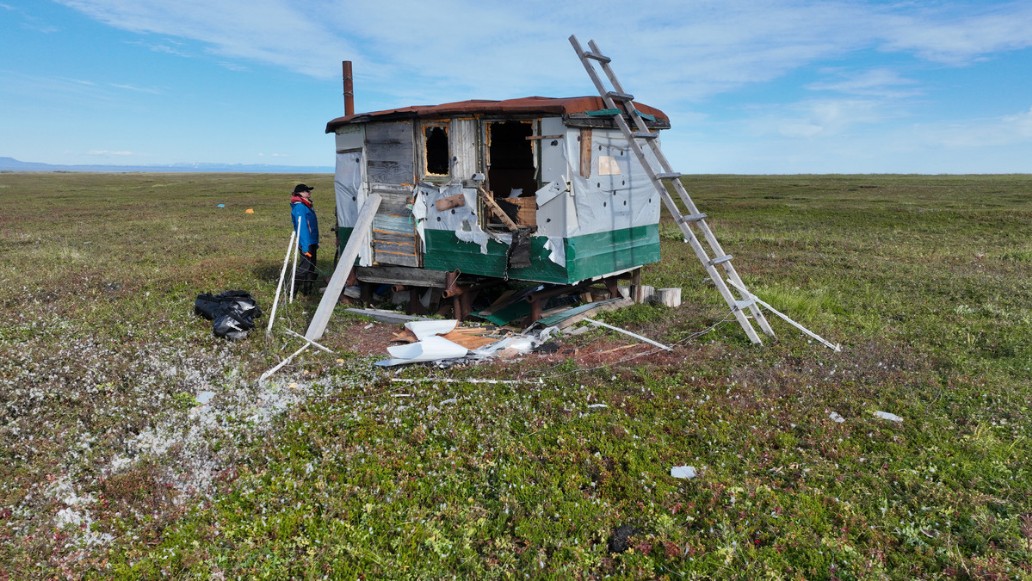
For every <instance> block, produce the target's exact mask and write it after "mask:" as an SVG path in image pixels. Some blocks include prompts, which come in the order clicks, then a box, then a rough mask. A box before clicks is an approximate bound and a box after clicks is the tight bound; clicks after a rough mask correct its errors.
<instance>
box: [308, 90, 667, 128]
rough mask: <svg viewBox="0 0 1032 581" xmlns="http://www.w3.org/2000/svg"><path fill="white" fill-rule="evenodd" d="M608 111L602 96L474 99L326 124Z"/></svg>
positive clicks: (659, 116) (655, 112)
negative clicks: (459, 116)
mask: <svg viewBox="0 0 1032 581" xmlns="http://www.w3.org/2000/svg"><path fill="white" fill-rule="evenodd" d="M634 105H635V107H636V108H637V110H638V111H641V112H642V113H647V114H649V115H652V116H654V117H656V125H657V126H658V127H660V128H665V127H669V126H670V118H669V117H667V116H666V114H665V113H663V112H662V111H660V110H659V109H656V108H655V107H649V106H648V105H645V104H643V103H638V102H635V103H634ZM605 108H606V104H605V102H604V101H602V98H601V97H523V98H520V99H507V100H504V101H487V100H482V99H473V100H469V101H458V102H455V103H443V104H441V105H415V106H411V107H402V108H399V109H385V110H383V111H373V112H370V113H356V114H354V115H351V116H344V117H337V118H336V119H333V120H332V121H330V122H329V123H327V124H326V133H333V132H334V131H336V130H337V128H339V127H343V126H344V125H351V124H360V123H369V122H371V121H389V120H394V119H413V118H439V117H451V116H455V115H477V114H480V115H485V114H486V115H492V114H497V115H505V114H548V115H563V116H566V117H569V116H573V115H577V114H584V113H587V112H588V111H597V110H599V109H605Z"/></svg>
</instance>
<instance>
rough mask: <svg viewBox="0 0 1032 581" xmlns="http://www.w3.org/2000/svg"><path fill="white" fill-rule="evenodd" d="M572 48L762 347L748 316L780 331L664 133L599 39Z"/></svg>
mask: <svg viewBox="0 0 1032 581" xmlns="http://www.w3.org/2000/svg"><path fill="white" fill-rule="evenodd" d="M570 44H572V45H573V48H574V50H575V51H577V57H578V58H580V60H581V63H582V64H583V65H584V69H585V70H586V71H587V72H588V76H589V77H591V80H592V82H593V83H595V88H596V89H598V93H599V95H601V97H602V100H603V102H605V104H606V109H607V110H609V111H613V120H614V121H615V122H616V124H617V126H619V127H620V130H621V131H623V134H624V137H626V138H627V143H628V144H629V145H630V148H631V150H632V151H634V154H635V155H636V156H638V161H639V162H641V165H642V167H643V168H645V173H647V174H648V176H649V178H650V179H651V180H652V184H653V185H654V186H655V187H656V191H657V192H659V195H660V197H661V198H662V200H663V204H664V205H665V206H666V209H667V211H669V212H670V215H671V216H673V218H674V220H675V221H676V222H677V225H678V227H680V228H681V232H682V233H683V234H684V239H685V242H688V243H689V244H691V246H692V250H694V251H695V256H697V257H698V259H699V262H701V263H702V266H703V268H705V269H706V273H707V274H709V277H710V279H712V280H713V284H714V285H715V286H716V287H717V290H718V291H720V296H722V297H724V300H725V301H726V302H727V305H728V307H730V309H731V312H732V313H734V315H735V318H736V319H737V320H738V323H739V324H740V325H741V326H742V329H744V330H745V333H746V335H748V336H749V340H750V341H752V342H753V343H756V344H760V343H762V341H761V340H760V337H759V335H758V334H757V333H756V330H755V329H754V328H753V325H752V322H750V320H749V317H748V316H746V314H745V310H746V309H748V311H749V314H751V315H752V319H753V321H755V322H756V324H758V325H759V327H760V329H761V330H762V331H763V332H764V333H765V334H767V335H768V336H770V337H773V336H774V331H773V330H772V329H771V328H770V324H769V323H768V322H767V319H766V317H764V316H763V313H762V312H761V311H760V308H759V306H757V304H756V300H755V297H754V296H753V295H752V293H750V292H749V291H748V290H747V289H746V287H745V283H743V282H742V279H741V278H740V277H739V276H738V272H736V271H735V267H734V266H733V265H732V264H731V255H730V254H727V253H726V252H724V249H723V248H721V247H720V242H718V241H717V238H716V236H714V235H713V231H712V230H710V227H709V225H708V224H707V223H706V214H703V213H702V212H700V211H699V209H698V208H697V207H696V206H695V202H693V201H692V198H691V196H689V195H688V191H687V190H685V188H684V184H683V183H681V174H679V173H677V172H675V171H673V170H671V169H670V164H669V162H667V160H666V156H664V155H663V152H662V151H661V150H660V148H659V142H658V140H657V139H656V138H657V137H658V136H659V132H658V131H656V132H654V131H651V130H650V129H649V127H648V125H647V124H646V123H645V118H646V117H649V116H648V115H647V114H645V113H642V112H639V111H638V110H637V109H636V108H635V106H634V96H633V95H630V94H628V93H626V92H624V90H623V87H621V86H620V82H619V81H618V80H617V79H616V75H615V74H613V70H612V69H611V68H610V67H609V63H610V62H611V61H612V59H610V58H609V57H607V56H604V55H603V54H602V52H601V51H600V50H599V49H598V46H597V45H596V44H595V41H593V40H591V41H588V48H589V49H590V50H589V51H585V50H584V49H582V48H581V45H580V43H579V42H578V41H577V37H576V36H572V35H571V36H570ZM596 63H597V64H598V66H599V67H600V68H601V69H602V72H604V73H605V75H606V78H608V79H609V82H610V84H611V86H612V89H609V88H607V87H606V85H605V84H603V82H602V79H601V78H599V75H598V73H597V71H596V70H595V64H596ZM625 115H626V119H625ZM627 119H631V120H632V121H633V122H634V125H635V126H634V128H631V126H630V125H629V124H628V123H627ZM639 140H641V141H643V142H644V143H645V144H647V146H648V147H649V148H650V150H651V153H652V158H649V157H648V156H646V155H645V151H644V150H643V149H642V147H641V145H639ZM667 184H670V185H671V186H672V187H673V189H674V191H676V192H677V195H678V197H680V199H681V202H682V203H683V204H684V206H685V208H687V210H688V213H687V214H682V213H681V210H680V208H678V206H677V203H676V202H675V201H674V199H673V197H671V195H670V193H669V191H668V190H667ZM696 231H698V232H699V233H700V234H701V235H702V239H703V240H705V241H706V245H705V246H704V245H703V244H702V242H700V241H699V236H697V235H696ZM718 268H719V269H722V270H723V271H724V274H725V275H726V276H727V278H728V280H729V281H730V282H731V283H732V286H733V287H734V288H735V290H736V291H738V292H739V293H740V295H741V297H738V296H735V294H734V293H732V291H731V288H729V286H728V285H727V284H726V283H725V282H724V277H722V276H721V274H720V270H718Z"/></svg>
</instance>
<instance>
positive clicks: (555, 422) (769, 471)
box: [0, 174, 1032, 578]
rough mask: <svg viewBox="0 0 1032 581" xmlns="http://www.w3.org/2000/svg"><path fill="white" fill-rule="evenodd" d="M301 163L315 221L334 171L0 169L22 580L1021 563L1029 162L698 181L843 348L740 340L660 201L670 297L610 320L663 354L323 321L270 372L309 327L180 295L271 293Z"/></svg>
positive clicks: (864, 571) (719, 212) (845, 570)
mask: <svg viewBox="0 0 1032 581" xmlns="http://www.w3.org/2000/svg"><path fill="white" fill-rule="evenodd" d="M297 181H304V182H306V183H315V184H316V186H317V187H316V208H317V210H319V212H320V217H322V218H323V220H324V222H326V223H329V222H331V220H332V218H331V216H332V202H331V200H330V199H329V196H328V195H326V193H327V192H328V191H329V190H330V188H331V178H330V177H329V176H254V175H248V176H234V175H155V174H139V175H86V174H43V175H40V174H0V200H2V205H3V212H0V223H2V226H3V228H2V231H0V232H2V234H0V250H2V252H3V261H2V264H0V280H2V286H0V305H2V314H3V317H2V320H0V356H2V359H0V361H2V362H0V397H2V401H3V405H4V407H3V423H2V427H0V437H2V439H3V447H2V452H0V454H2V455H3V456H2V459H3V462H2V463H0V514H2V515H3V520H2V521H0V538H2V541H3V544H2V545H0V561H2V562H3V563H4V564H5V565H6V567H4V569H5V570H7V571H12V572H13V571H19V572H20V573H18V574H17V575H15V574H14V573H10V574H11V575H12V576H24V577H29V578H50V577H54V576H61V575H66V576H86V577H91V576H95V577H110V576H116V577H130V578H141V577H142V578H151V577H168V576H173V577H200V578H218V577H226V576H229V577H259V578H285V577H322V576H327V577H330V578H357V577H391V578H425V577H451V576H457V577H466V578H494V577H514V576H517V575H518V576H528V577H535V578H569V577H574V578H576V577H603V576H617V577H624V578H655V577H660V578H662V577H667V578H681V577H694V578H700V577H701V578H709V577H734V578H753V577H774V578H782V577H792V578H870V577H874V578H879V577H881V578H942V577H989V578H1020V577H1028V576H1032V568H1030V565H1029V563H1030V562H1032V503H1030V501H1029V500H1028V498H1029V497H1030V496H1032V490H1030V489H1032V474H1030V462H1029V454H1030V451H1032V450H1030V448H1032V446H1030V443H1029V438H1030V437H1032V429H1030V428H1032V418H1030V416H1029V405H1030V401H1032V325H1030V323H1032V308H1030V306H1029V304H1030V299H1032V282H1030V281H1032V276H1030V275H1032V242H1030V240H1032V178H1030V177H1029V176H1021V175H1015V176H893V175H886V176H878V175H871V176H777V177H773V176H749V177H745V176H693V177H691V178H686V185H687V186H688V189H689V191H691V192H692V193H693V196H694V199H695V201H696V203H697V204H698V205H699V206H700V208H701V209H702V210H703V211H705V212H706V213H707V214H709V215H710V217H711V221H710V223H711V225H712V226H713V228H714V230H715V232H716V234H717V237H718V238H719V239H720V240H721V242H722V244H723V245H724V247H725V250H726V251H727V252H728V253H731V254H733V255H734V256H735V264H736V265H737V267H738V270H739V272H740V274H741V275H742V277H743V278H744V279H745V280H746V282H747V283H748V284H749V285H750V287H751V289H752V290H753V291H754V292H755V293H756V294H758V295H759V296H760V297H761V298H763V299H764V300H765V301H767V302H769V303H771V304H772V305H773V306H775V307H777V308H778V309H779V310H781V311H783V312H785V313H786V314H788V315H790V316H792V317H793V318H795V319H797V320H798V321H800V322H801V323H803V324H805V325H806V326H807V327H809V328H810V329H811V330H813V331H815V332H817V333H819V334H821V335H823V336H824V337H825V338H827V339H829V340H831V341H833V342H836V343H841V345H842V352H840V353H835V352H832V351H830V350H828V349H826V348H825V347H823V346H822V345H819V344H817V343H816V342H813V341H811V340H809V339H808V338H806V337H805V336H803V335H801V334H800V333H798V332H797V331H795V330H794V329H793V328H791V327H789V326H788V325H787V324H784V323H782V322H781V321H780V320H778V319H776V318H774V317H772V316H771V317H770V319H771V324H772V325H773V326H774V328H775V330H776V331H777V333H778V338H777V339H776V340H772V341H771V340H768V341H767V342H766V344H765V345H764V346H761V347H756V346H753V345H751V344H749V342H748V340H747V339H746V338H745V336H744V334H743V333H742V331H741V329H740V328H739V327H738V326H737V324H736V323H735V321H734V319H729V318H728V317H727V313H726V307H724V306H723V305H722V304H721V300H720V298H719V296H717V294H716V292H715V290H714V289H713V288H712V286H711V285H710V284H708V283H707V282H706V280H705V274H704V272H703V271H702V269H701V267H700V266H699V265H698V263H697V261H696V259H695V257H694V255H693V254H692V252H691V250H690V248H689V247H688V246H687V245H685V244H683V243H682V242H681V238H680V231H679V230H678V229H677V228H676V227H674V226H673V225H672V224H671V223H664V225H663V226H662V244H663V260H662V262H661V263H660V264H658V265H655V266H654V267H651V268H650V269H648V270H647V271H646V274H645V283H646V284H651V285H654V286H657V287H680V288H681V289H682V293H683V298H684V301H685V305H684V306H682V307H681V308H679V309H666V308H663V307H658V306H650V305H638V306H635V307H631V308H628V309H624V310H621V311H617V312H612V313H607V314H606V320H607V321H608V322H610V323H611V324H615V325H619V326H622V327H625V328H627V329H630V330H632V331H635V332H637V333H640V334H643V335H645V336H648V337H650V338H652V339H655V340H658V341H662V342H666V343H668V344H674V345H676V347H675V349H674V351H673V352H671V353H660V352H656V351H655V350H652V349H650V348H648V347H647V346H634V345H631V346H630V347H626V348H625V347H624V346H625V345H627V344H630V343H631V340H630V339H627V340H626V341H625V340H624V339H625V338H613V336H612V335H610V334H607V333H603V332H601V331H598V330H596V331H592V332H590V333H588V334H586V335H582V336H579V337H575V338H566V339H562V340H561V343H562V346H561V349H560V352H559V354H558V355H554V356H551V358H546V357H545V356H538V355H535V356H530V357H527V358H524V359H523V360H521V361H520V362H518V363H511V362H510V363H499V364H493V365H482V366H475V367H465V368H452V369H447V370H441V369H435V368H431V367H413V368H406V369H402V370H400V371H390V372H387V371H383V370H379V369H377V368H375V367H374V366H373V365H372V361H374V360H375V357H374V358H369V357H365V356H363V355H361V354H359V353H357V352H354V351H351V350H349V337H348V335H347V330H348V329H349V328H351V327H350V326H352V325H354V324H355V323H354V321H351V320H348V319H347V318H346V317H343V316H337V317H335V318H334V319H333V320H332V321H331V325H330V328H329V330H328V331H327V336H326V339H325V342H326V344H327V345H329V346H330V347H331V348H333V349H334V350H336V351H337V354H336V355H329V354H325V353H322V352H316V351H314V350H309V351H308V352H306V354H305V356H304V357H303V358H301V359H299V360H298V361H297V363H296V364H294V365H291V366H289V367H287V368H286V369H284V371H283V372H281V374H280V375H277V376H276V378H275V379H274V380H272V381H270V382H266V383H264V384H261V385H259V384H257V383H256V381H255V380H256V379H257V377H258V375H259V374H260V373H261V372H262V371H264V370H265V369H267V368H268V367H270V366H271V365H273V364H275V363H276V362H277V361H279V360H280V359H281V358H282V357H283V356H285V355H286V354H288V353H290V352H293V351H294V350H295V349H296V348H297V347H299V345H298V343H297V340H296V339H293V340H292V339H291V338H290V336H289V335H286V334H284V333H282V332H277V333H275V334H274V335H273V336H272V337H271V338H266V337H265V336H264V334H263V333H261V332H255V333H253V334H252V335H251V336H250V337H248V338H247V339H245V340H244V341H241V342H237V343H226V342H224V341H221V340H217V339H215V338H213V337H211V332H210V324H208V323H207V322H205V321H202V320H200V319H197V318H195V317H194V316H193V314H192V302H193V298H194V296H196V294H197V293H199V292H203V291H218V290H223V289H229V288H241V289H245V290H249V291H251V292H252V293H253V294H254V295H255V296H256V297H257V298H258V299H259V302H260V303H261V304H262V306H263V308H265V309H266V310H268V308H269V307H271V298H272V296H273V294H274V292H275V285H276V281H277V278H278V275H279V268H280V265H281V263H282V259H283V253H284V251H285V250H286V242H287V239H286V238H287V235H288V234H289V226H288V225H287V223H286V220H287V217H286V216H287V209H286V199H287V194H286V192H289V188H290V187H291V186H292V185H293V184H294V183H296V182H297ZM319 192H323V194H322V195H321V196H320V193H319ZM217 204H224V205H225V207H224V208H219V207H217ZM247 208H251V209H253V210H254V213H253V214H248V213H244V210H245V209H247ZM326 227H327V229H328V228H329V224H327V226H326ZM314 306H315V305H314V303H312V302H311V301H304V300H302V301H299V302H295V303H293V304H290V305H281V306H280V308H281V309H282V310H281V312H280V313H279V314H278V318H279V317H282V320H281V322H280V323H277V329H280V328H282V327H289V328H294V329H295V330H298V331H301V330H303V328H304V326H305V325H306V323H307V320H308V318H309V317H310V316H311V313H312V312H313V311H314ZM259 322H260V323H263V322H264V319H260V320H259ZM281 326H282V327H281ZM599 342H609V343H611V344H612V345H614V347H613V349H619V351H616V352H618V353H620V354H621V355H619V356H617V357H616V358H610V359H607V360H604V361H599V362H591V363H589V362H588V360H587V359H585V358H584V357H583V356H582V355H581V354H582V353H585V352H588V351H590V350H591V346H592V345H593V344H596V343H599ZM385 347H386V346H385ZM606 351H609V349H606ZM483 379H496V380H500V381H499V382H496V383H483V382H477V380H483ZM399 380H406V381H399ZM206 391H208V392H213V393H214V394H215V395H214V398H213V399H212V400H211V402H210V403H208V404H206V405H201V402H200V401H198V396H199V395H200V394H201V393H203V392H206ZM875 412H889V413H891V414H894V415H895V416H897V417H898V418H901V419H902V421H901V422H895V421H890V420H885V419H881V418H879V417H877V416H876V415H875ZM683 465H689V466H692V467H694V468H695V469H696V471H697V476H696V478H694V479H691V480H681V479H675V478H672V477H671V476H670V470H671V468H673V467H676V466H683Z"/></svg>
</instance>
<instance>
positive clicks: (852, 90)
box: [807, 68, 922, 99]
mask: <svg viewBox="0 0 1032 581" xmlns="http://www.w3.org/2000/svg"><path fill="white" fill-rule="evenodd" d="M825 72H826V73H827V74H828V75H829V76H832V77H834V78H833V79H831V80H826V81H820V82H815V83H810V84H809V85H807V88H808V89H810V90H813V91H831V92H836V93H845V94H848V95H861V96H869V97H880V98H887V99H898V98H903V97H912V96H915V95H920V94H921V93H922V91H921V89H920V88H918V87H917V81H914V80H912V79H907V78H904V77H903V76H902V75H900V73H899V72H897V71H894V70H892V69H888V68H876V69H870V70H864V71H859V72H853V71H846V70H828V71H825Z"/></svg>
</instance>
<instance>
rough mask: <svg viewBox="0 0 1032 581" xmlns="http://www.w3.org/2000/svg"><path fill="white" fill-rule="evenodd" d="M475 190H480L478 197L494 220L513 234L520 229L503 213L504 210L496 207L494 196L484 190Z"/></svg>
mask: <svg viewBox="0 0 1032 581" xmlns="http://www.w3.org/2000/svg"><path fill="white" fill-rule="evenodd" d="M477 189H478V190H480V197H481V198H483V200H484V204H485V205H486V206H487V209H488V210H489V211H490V212H491V213H492V214H494V215H495V217H496V218H498V219H499V220H501V221H502V223H503V224H505V227H506V228H508V229H509V230H511V231H513V232H515V231H517V230H519V229H520V227H519V226H517V225H516V222H513V221H512V218H510V217H509V215H508V214H506V213H505V210H503V209H502V207H501V206H499V205H498V202H496V201H495V200H494V196H492V195H491V192H489V191H487V190H485V189H484V188H477Z"/></svg>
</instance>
